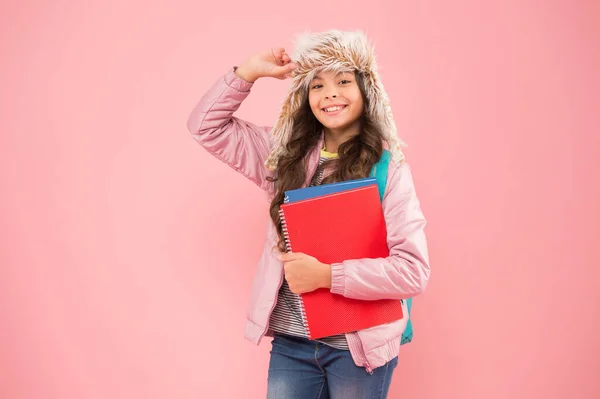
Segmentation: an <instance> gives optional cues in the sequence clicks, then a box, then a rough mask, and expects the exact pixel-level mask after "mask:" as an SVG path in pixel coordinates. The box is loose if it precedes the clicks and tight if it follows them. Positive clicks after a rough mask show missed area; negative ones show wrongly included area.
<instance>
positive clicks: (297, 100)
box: [265, 79, 306, 171]
mask: <svg viewBox="0 0 600 399" xmlns="http://www.w3.org/2000/svg"><path fill="white" fill-rule="evenodd" d="M305 92H306V89H303V87H302V84H301V81H300V79H298V80H296V81H295V82H294V84H293V86H292V88H291V89H290V91H289V92H288V95H287V96H286V98H285V100H284V102H283V104H282V105H281V110H280V113H279V118H278V119H277V122H276V123H275V126H273V129H272V130H271V138H272V140H273V148H272V151H271V153H270V154H269V156H268V157H267V160H266V162H265V166H266V167H267V169H269V170H271V171H274V170H275V169H277V163H278V160H279V157H281V156H282V155H284V154H285V153H286V150H285V147H286V145H287V143H288V141H289V140H290V138H291V137H292V131H293V129H294V115H295V114H296V112H298V110H299V109H300V107H301V105H302V100H303V99H304V96H305Z"/></svg>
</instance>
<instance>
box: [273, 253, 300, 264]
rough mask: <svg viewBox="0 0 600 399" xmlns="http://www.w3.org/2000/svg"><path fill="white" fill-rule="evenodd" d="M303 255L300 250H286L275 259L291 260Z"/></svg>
mask: <svg viewBox="0 0 600 399" xmlns="http://www.w3.org/2000/svg"><path fill="white" fill-rule="evenodd" d="M303 256H304V254H303V253H301V252H297V253H296V252H287V253H282V254H280V255H279V256H277V259H279V260H280V261H282V262H291V261H293V260H296V259H301V258H302V257H303Z"/></svg>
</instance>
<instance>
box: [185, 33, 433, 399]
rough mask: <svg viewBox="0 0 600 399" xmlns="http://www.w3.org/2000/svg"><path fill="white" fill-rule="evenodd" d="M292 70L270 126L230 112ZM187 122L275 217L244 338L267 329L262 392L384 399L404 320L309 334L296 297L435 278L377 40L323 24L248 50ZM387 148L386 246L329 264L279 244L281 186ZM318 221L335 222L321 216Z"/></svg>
mask: <svg viewBox="0 0 600 399" xmlns="http://www.w3.org/2000/svg"><path fill="white" fill-rule="evenodd" d="M264 77H273V78H278V79H281V80H284V79H288V78H291V79H292V87H291V88H290V91H289V93H288V95H287V97H286V99H285V101H284V103H283V105H282V108H281V112H280V115H279V118H278V120H277V122H276V123H275V125H274V126H273V127H263V126H257V125H255V124H253V123H251V122H248V121H244V120H242V119H239V118H237V117H235V116H234V113H235V112H236V111H237V109H238V108H239V106H240V104H241V103H242V101H244V99H245V98H246V97H247V96H248V94H249V93H250V90H251V88H252V87H253V85H254V82H256V81H257V80H258V79H260V78H264ZM188 129H189V131H190V132H191V133H192V135H193V137H194V138H195V139H196V140H197V141H198V143H200V144H201V145H202V146H203V147H204V148H205V149H206V150H208V151H209V152H210V153H211V154H213V155H214V156H215V157H217V158H219V159H220V160H222V161H223V162H225V163H226V164H228V165H229V166H231V167H232V168H234V169H235V170H237V171H238V172H240V173H241V174H243V175H244V176H246V177H247V178H248V179H250V180H251V181H252V182H254V183H255V184H256V185H257V186H259V187H260V188H261V189H262V190H264V191H265V192H266V194H267V197H268V199H269V201H270V215H271V221H270V223H269V228H268V231H267V239H266V242H265V246H264V250H263V254H262V256H261V258H260V261H259V265H258V268H257V272H256V275H255V278H254V283H253V290H252V295H251V302H250V307H249V310H248V314H247V323H246V330H245V337H246V338H247V339H248V340H250V341H251V342H253V343H255V344H257V345H258V344H259V343H260V342H261V340H262V338H263V337H264V336H269V337H273V340H272V343H271V345H272V349H271V352H270V354H271V357H270V363H269V370H268V392H267V397H268V398H286V399H289V398H292V399H293V398H301V399H306V398H340V399H341V398H344V399H354V398H385V397H387V393H388V389H389V386H390V382H391V379H392V375H393V371H394V369H395V367H396V365H397V363H398V353H399V349H400V338H401V336H402V333H403V332H404V329H405V328H406V325H407V322H408V314H409V313H408V311H407V309H406V301H403V302H402V303H403V307H404V315H405V316H404V318H403V319H402V320H398V321H396V322H392V323H388V324H385V325H380V326H376V327H372V328H367V329H364V330H360V331H351V332H348V333H346V334H341V335H336V336H330V337H325V338H322V339H319V340H310V339H308V338H307V337H308V335H307V332H306V329H305V327H304V324H303V322H302V314H301V311H300V306H301V305H300V302H299V294H302V293H306V292H311V291H313V290H316V289H318V288H328V289H329V290H330V291H331V292H332V293H333V294H335V295H343V296H345V297H348V298H355V299H360V300H375V299H397V300H404V299H408V298H411V297H414V296H416V295H419V294H420V293H422V292H423V290H424V289H425V286H426V285H427V281H428V279H429V275H430V268H429V259H428V252H427V242H426V237H425V232H424V229H425V225H426V220H425V218H424V216H423V212H422V211H421V208H420V204H419V200H418V198H417V196H416V194H415V188H414V184H413V179H412V174H411V169H410V167H409V165H408V164H407V163H406V161H405V159H404V155H403V154H402V151H401V149H400V144H401V142H400V140H399V139H398V137H397V135H396V126H395V123H394V120H393V116H392V112H391V109H390V106H389V102H388V98H387V94H386V93H385V90H384V89H383V85H382V84H381V82H380V79H379V76H378V73H377V66H376V63H375V57H374V54H373V48H372V46H370V45H369V44H368V42H367V39H366V37H365V35H364V34H363V33H362V32H340V31H336V30H333V31H328V32H322V33H313V34H305V35H303V36H302V37H300V38H299V40H298V41H297V45H296V52H295V54H294V56H293V57H290V56H289V55H288V54H287V52H286V51H285V49H283V48H272V49H269V50H266V51H263V52H260V53H258V54H255V55H252V56H251V57H249V58H248V59H247V60H246V61H244V62H243V63H241V64H240V65H239V67H233V68H232V69H231V70H230V71H228V72H227V73H226V74H225V75H224V76H222V77H220V78H219V79H218V80H217V82H216V83H215V84H214V85H213V86H212V88H210V89H209V90H208V92H206V93H205V94H204V96H203V97H202V99H201V100H200V102H199V103H198V105H197V106H196V107H195V108H194V110H193V111H192V113H191V115H190V117H189V119H188ZM386 151H389V153H390V156H391V161H390V162H389V166H388V174H387V185H386V190H385V194H384V197H383V200H382V208H383V212H384V216H385V220H386V228H387V241H388V247H389V250H390V255H389V256H388V257H387V258H379V259H347V260H344V261H343V262H340V263H336V264H325V263H322V262H320V261H319V260H318V259H316V258H314V257H312V256H310V255H308V254H303V253H291V252H289V253H286V248H285V240H284V237H283V230H282V225H281V220H280V217H279V208H280V206H281V205H282V204H283V201H284V192H285V191H287V190H292V189H297V188H301V187H308V186H314V185H320V184H323V183H331V182H339V181H346V180H351V179H358V178H364V177H368V176H369V174H370V172H371V170H372V168H373V166H374V165H375V164H376V163H377V162H378V161H379V160H380V158H381V157H382V155H383V154H384V152H386ZM322 222H323V223H336V221H335V220H327V219H324V220H323V221H322Z"/></svg>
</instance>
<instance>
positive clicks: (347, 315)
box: [280, 185, 403, 339]
mask: <svg viewBox="0 0 600 399" xmlns="http://www.w3.org/2000/svg"><path fill="white" fill-rule="evenodd" d="M280 209H281V210H280V215H281V219H282V223H283V227H284V232H285V238H286V242H287V247H288V248H287V249H288V251H292V252H302V253H305V254H307V255H311V256H314V257H315V258H317V259H318V260H319V261H321V262H323V263H329V264H331V263H339V262H342V261H344V260H348V259H361V258H385V257H387V256H389V249H388V247H387V233H386V227H385V219H384V216H383V210H382V208H381V200H380V198H379V191H378V189H377V185H369V186H366V187H360V188H357V189H353V190H348V191H344V192H339V193H335V194H328V195H324V196H322V197H316V198H310V199H306V200H302V201H298V202H293V203H288V204H283V205H281V208H280ZM300 301H301V304H302V308H303V312H304V324H305V326H306V330H307V332H308V335H309V338H310V339H318V338H322V337H327V336H330V335H336V334H342V333H347V332H351V331H356V330H362V329H364V328H368V327H373V326H377V325H380V324H385V323H390V322H393V321H396V320H400V319H401V318H402V316H403V314H402V305H401V303H400V301H399V300H396V299H380V300H373V301H370V300H357V299H350V298H346V297H344V296H342V295H338V294H333V293H331V292H330V291H329V289H326V288H322V289H318V290H316V291H313V292H309V293H305V294H301V295H300Z"/></svg>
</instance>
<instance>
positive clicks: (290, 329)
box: [266, 150, 348, 350]
mask: <svg viewBox="0 0 600 399" xmlns="http://www.w3.org/2000/svg"><path fill="white" fill-rule="evenodd" d="M337 156H338V155H337V154H336V153H331V152H327V151H325V150H321V158H320V159H319V166H318V168H317V171H316V172H315V175H314V177H313V178H312V180H311V182H310V186H318V185H320V184H321V182H322V181H323V170H324V168H323V166H322V165H323V163H324V162H325V161H326V160H328V159H330V158H337ZM273 333H280V334H287V335H294V336H298V337H303V338H308V334H307V332H306V327H305V326H304V323H303V322H302V311H301V304H300V295H298V294H294V293H293V292H292V291H291V290H290V287H289V285H288V283H287V281H286V280H285V278H284V279H283V284H282V285H281V288H280V289H279V293H278V295H277V303H276V304H275V308H274V309H273V313H271V318H270V320H269V330H268V331H267V333H266V335H267V336H273ZM316 341H319V342H322V343H324V344H326V345H329V346H331V347H334V348H337V349H344V350H348V342H347V341H346V336H345V335H344V334H340V335H334V336H330V337H324V338H320V339H318V340H316Z"/></svg>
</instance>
